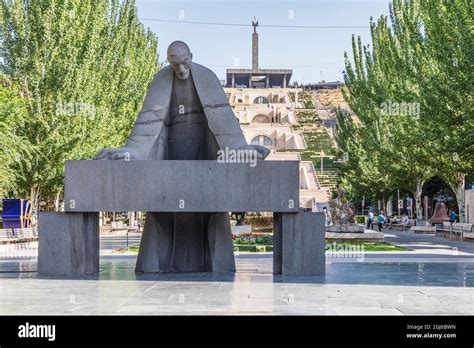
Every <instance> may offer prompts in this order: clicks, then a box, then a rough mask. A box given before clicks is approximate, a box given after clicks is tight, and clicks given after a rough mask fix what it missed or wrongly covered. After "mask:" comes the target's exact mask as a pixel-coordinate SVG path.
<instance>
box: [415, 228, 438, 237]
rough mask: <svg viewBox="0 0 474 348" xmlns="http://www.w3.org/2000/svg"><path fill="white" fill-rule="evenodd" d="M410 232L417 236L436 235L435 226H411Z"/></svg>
mask: <svg viewBox="0 0 474 348" xmlns="http://www.w3.org/2000/svg"><path fill="white" fill-rule="evenodd" d="M411 230H412V231H413V232H415V233H417V234H433V235H434V234H436V226H412V227H411Z"/></svg>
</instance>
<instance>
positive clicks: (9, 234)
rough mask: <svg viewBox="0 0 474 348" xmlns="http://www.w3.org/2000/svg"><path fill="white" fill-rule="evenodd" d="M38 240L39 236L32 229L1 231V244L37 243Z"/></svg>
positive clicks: (7, 229) (6, 229)
mask: <svg viewBox="0 0 474 348" xmlns="http://www.w3.org/2000/svg"><path fill="white" fill-rule="evenodd" d="M37 240H38V235H37V233H36V231H35V230H34V229H32V228H23V229H22V228H5V229H0V244H10V243H22V242H35V241H37Z"/></svg>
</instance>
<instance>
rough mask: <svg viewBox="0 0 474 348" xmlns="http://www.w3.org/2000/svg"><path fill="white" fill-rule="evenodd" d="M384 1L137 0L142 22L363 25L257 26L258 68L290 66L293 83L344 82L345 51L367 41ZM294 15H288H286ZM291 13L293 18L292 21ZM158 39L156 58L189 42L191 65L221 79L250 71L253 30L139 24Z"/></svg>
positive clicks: (383, 11) (385, 8) (385, 9)
mask: <svg viewBox="0 0 474 348" xmlns="http://www.w3.org/2000/svg"><path fill="white" fill-rule="evenodd" d="M388 3H389V1H388V0H332V1H331V0H293V1H290V0H287V1H284V0H184V1H173V0H137V6H138V14H139V17H140V18H141V19H144V18H155V19H165V20H177V21H198V22H218V23H241V24H249V25H250V24H251V21H252V19H253V17H254V16H256V17H257V20H258V21H259V24H260V25H262V24H267V25H274V24H276V25H296V26H301V25H312V26H314V25H323V26H324V25H330V26H338V25H340V26H365V27H366V28H343V29H307V28H264V27H259V28H258V32H259V40H260V44H259V50H260V52H259V66H260V67H261V68H292V69H293V77H292V81H295V80H296V81H298V82H300V83H301V82H303V83H313V82H318V81H320V80H321V77H322V78H323V79H324V80H326V81H336V80H340V81H342V70H344V64H343V59H344V57H343V55H344V51H349V52H350V51H351V35H352V34H356V35H361V36H362V39H363V42H364V43H367V42H369V40H370V32H369V29H368V26H369V19H370V16H373V17H374V18H378V17H379V16H380V15H382V14H384V15H387V14H388ZM290 11H292V12H290ZM292 14H293V19H292V18H290V17H291V15H292ZM142 22H143V23H144V24H145V26H147V27H150V28H151V29H152V30H153V31H154V32H155V33H156V34H157V35H158V40H159V43H158V45H159V51H160V60H162V61H164V60H165V59H166V48H167V47H168V45H169V44H170V43H171V42H172V41H174V40H182V41H185V42H186V43H188V45H189V46H190V48H191V51H192V52H193V56H194V59H193V60H194V61H195V62H197V63H200V64H203V65H205V66H207V67H209V68H210V69H212V70H213V71H214V72H215V73H216V74H217V76H219V78H220V79H223V78H224V77H225V69H226V68H232V67H234V61H235V58H238V61H239V67H241V68H250V67H251V63H252V60H251V47H252V45H251V34H252V31H253V29H252V27H239V26H217V25H198V24H186V23H182V22H180V23H169V22H154V21H148V20H142Z"/></svg>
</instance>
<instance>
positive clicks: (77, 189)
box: [64, 160, 299, 213]
mask: <svg viewBox="0 0 474 348" xmlns="http://www.w3.org/2000/svg"><path fill="white" fill-rule="evenodd" d="M64 192H65V210H66V211H69V212H99V211H151V212H210V213H216V212H226V213H227V212H231V211H256V212H257V211H258V212H267V211H272V212H297V211H298V202H299V162H298V161H258V162H257V163H256V165H255V166H253V167H252V166H251V165H250V164H249V163H220V162H218V161H212V160H209V161H208V160H202V161H201V160H199V161H186V160H182V161H176V160H160V161H153V160H137V161H66V172H65V190H64Z"/></svg>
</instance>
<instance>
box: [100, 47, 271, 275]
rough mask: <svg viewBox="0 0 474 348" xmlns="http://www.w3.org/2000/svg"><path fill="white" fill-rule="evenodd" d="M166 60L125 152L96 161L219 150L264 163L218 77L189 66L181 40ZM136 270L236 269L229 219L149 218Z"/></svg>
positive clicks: (204, 156) (106, 153) (195, 156)
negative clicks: (250, 153) (252, 155)
mask: <svg viewBox="0 0 474 348" xmlns="http://www.w3.org/2000/svg"><path fill="white" fill-rule="evenodd" d="M167 54H168V62H169V64H170V65H169V66H166V67H164V68H163V69H162V70H161V71H160V72H159V73H158V74H157V75H156V76H155V78H154V80H153V82H152V84H151V86H150V88H149V90H148V93H147V95H146V98H145V101H144V103H143V107H142V111H141V112H140V114H139V115H138V118H137V120H136V121H135V125H134V127H133V129H132V132H131V134H130V136H129V138H128V141H127V143H126V145H125V147H123V148H116V149H105V150H103V151H102V152H101V153H99V154H98V155H97V157H96V159H109V160H121V159H122V160H145V159H147V160H150V159H151V160H216V159H217V156H218V151H219V150H237V153H238V150H247V151H246V152H247V153H248V150H252V151H253V152H254V153H255V156H256V157H257V159H264V158H265V157H266V156H267V155H268V153H269V150H268V149H266V148H264V147H261V146H255V145H248V144H247V142H246V141H245V138H244V136H243V134H242V131H241V129H240V125H239V122H238V120H237V118H236V117H235V115H234V113H233V112H232V109H231V107H230V105H229V103H228V101H227V98H226V96H225V93H224V90H223V89H222V86H221V84H220V81H219V80H218V78H217V76H216V75H215V74H214V73H213V72H212V71H211V70H209V69H207V68H205V67H204V66H201V65H199V64H196V63H193V62H192V53H191V51H190V49H189V47H188V46H187V45H186V44H185V43H184V42H182V41H175V42H173V43H171V45H170V46H169V47H168V51H167ZM136 271H137V272H170V271H175V272H194V271H235V263H234V256H233V247H232V238H231V232H230V223H229V217H228V214H227V213H160V212H148V213H147V215H146V222H145V227H144V232H143V237H142V241H141V245H140V251H139V254H138V259H137V266H136Z"/></svg>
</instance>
